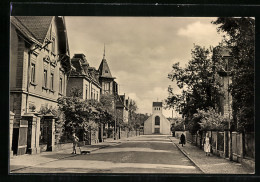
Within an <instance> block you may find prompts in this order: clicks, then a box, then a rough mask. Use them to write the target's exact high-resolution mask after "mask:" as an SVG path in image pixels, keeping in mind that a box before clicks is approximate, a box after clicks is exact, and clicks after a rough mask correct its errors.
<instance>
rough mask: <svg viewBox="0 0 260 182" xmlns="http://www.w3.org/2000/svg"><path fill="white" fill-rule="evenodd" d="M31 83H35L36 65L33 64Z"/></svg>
mask: <svg viewBox="0 0 260 182" xmlns="http://www.w3.org/2000/svg"><path fill="white" fill-rule="evenodd" d="M31 82H32V83H35V64H34V63H32V65H31Z"/></svg>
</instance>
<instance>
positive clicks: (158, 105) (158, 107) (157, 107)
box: [152, 102, 162, 114]
mask: <svg viewBox="0 0 260 182" xmlns="http://www.w3.org/2000/svg"><path fill="white" fill-rule="evenodd" d="M152 108H153V111H152V113H153V114H161V113H162V102H153V107H152Z"/></svg>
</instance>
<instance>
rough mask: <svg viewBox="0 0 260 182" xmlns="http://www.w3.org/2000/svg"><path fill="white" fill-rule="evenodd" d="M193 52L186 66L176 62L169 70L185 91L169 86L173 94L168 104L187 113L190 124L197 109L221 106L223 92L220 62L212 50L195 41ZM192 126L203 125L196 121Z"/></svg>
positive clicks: (187, 122) (170, 94)
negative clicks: (197, 123)
mask: <svg viewBox="0 0 260 182" xmlns="http://www.w3.org/2000/svg"><path fill="white" fill-rule="evenodd" d="M191 55H192V58H191V60H190V61H189V62H188V65H187V66H186V67H185V68H181V67H180V65H179V63H175V64H173V66H172V69H173V70H172V72H171V73H169V74H168V78H169V79H171V80H172V81H174V80H175V81H176V82H177V86H178V87H179V88H180V89H183V91H182V94H174V93H173V92H174V91H173V89H172V88H171V87H169V88H168V91H169V97H168V98H167V99H166V104H167V106H168V107H173V108H175V109H176V110H177V111H179V113H180V114H182V115H183V117H185V120H186V124H191V123H190V122H192V118H193V114H194V113H196V112H197V109H206V108H208V107H212V108H216V107H218V105H217V102H218V95H220V94H222V93H221V90H220V86H221V85H220V83H219V82H218V81H217V80H219V79H218V78H217V77H218V75H217V74H216V69H217V67H218V66H219V64H218V63H217V62H214V61H213V60H212V50H211V49H206V48H204V47H201V46H198V45H194V48H193V50H192V52H191ZM217 109H218V108H217ZM191 126H192V127H191V128H190V129H194V127H197V128H195V129H199V128H198V125H196V124H194V125H191Z"/></svg>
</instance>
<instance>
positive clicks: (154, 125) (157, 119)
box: [144, 102, 171, 135]
mask: <svg viewBox="0 0 260 182" xmlns="http://www.w3.org/2000/svg"><path fill="white" fill-rule="evenodd" d="M144 134H145V135H151V134H163V135H170V134H171V123H170V121H169V120H168V119H167V118H166V117H165V116H164V115H163V113H162V102H153V105H152V115H151V116H150V117H149V118H148V119H147V120H146V121H145V122H144Z"/></svg>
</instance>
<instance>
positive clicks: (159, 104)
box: [153, 102, 162, 107]
mask: <svg viewBox="0 0 260 182" xmlns="http://www.w3.org/2000/svg"><path fill="white" fill-rule="evenodd" d="M153 107H162V102H153Z"/></svg>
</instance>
